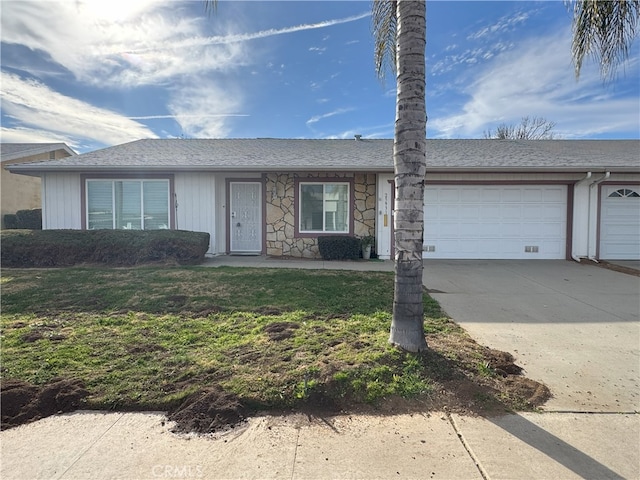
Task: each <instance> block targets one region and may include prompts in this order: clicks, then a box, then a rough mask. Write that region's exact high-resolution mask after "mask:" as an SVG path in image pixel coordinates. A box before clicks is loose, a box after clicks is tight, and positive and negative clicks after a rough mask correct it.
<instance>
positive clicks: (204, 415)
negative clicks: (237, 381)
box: [168, 386, 248, 433]
mask: <svg viewBox="0 0 640 480" xmlns="http://www.w3.org/2000/svg"><path fill="white" fill-rule="evenodd" d="M247 415H248V411H247V409H246V408H245V407H244V406H243V405H242V403H240V400H239V399H238V398H237V397H236V396H235V395H232V394H230V393H227V392H225V391H224V390H222V389H221V388H220V387H218V386H213V387H211V388H208V389H206V390H201V391H199V392H197V393H194V394H192V395H190V396H189V397H187V399H186V400H185V401H184V402H183V403H182V405H180V406H179V407H178V408H177V409H176V410H174V411H173V412H170V413H169V415H168V418H169V420H170V421H172V422H175V426H174V427H173V428H172V432H174V433H190V432H196V433H215V432H221V431H226V430H229V429H231V428H234V427H237V426H239V425H241V424H243V423H245V422H246V420H247Z"/></svg>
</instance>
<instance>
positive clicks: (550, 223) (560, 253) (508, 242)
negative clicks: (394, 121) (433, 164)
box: [423, 185, 567, 259]
mask: <svg viewBox="0 0 640 480" xmlns="http://www.w3.org/2000/svg"><path fill="white" fill-rule="evenodd" d="M424 218H425V235H424V247H423V250H424V251H423V257H424V258H468V259H471V258H479V259H527V258H531V259H534V258H535V259H557V258H559V259H563V258H565V254H566V230H567V228H566V225H567V187H566V186H565V185H513V186H503V185H502V186H501V185H465V186H460V185H447V186H436V185H427V187H426V189H425V216H424Z"/></svg>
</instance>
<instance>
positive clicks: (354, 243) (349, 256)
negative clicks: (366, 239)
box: [318, 235, 360, 260]
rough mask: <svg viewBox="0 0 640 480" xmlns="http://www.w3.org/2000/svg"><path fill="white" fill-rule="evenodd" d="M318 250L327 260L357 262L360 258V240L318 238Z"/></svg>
mask: <svg viewBox="0 0 640 480" xmlns="http://www.w3.org/2000/svg"><path fill="white" fill-rule="evenodd" d="M318 249H319V250H320V255H322V258H323V259H325V260H357V259H358V258H360V240H359V239H357V238H356V237H349V236H346V235H341V236H337V235H336V236H327V237H318Z"/></svg>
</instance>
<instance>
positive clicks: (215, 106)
mask: <svg viewBox="0 0 640 480" xmlns="http://www.w3.org/2000/svg"><path fill="white" fill-rule="evenodd" d="M241 105H242V96H241V94H240V93H238V92H237V91H235V90H234V89H233V88H232V87H229V88H225V89H222V88H220V87H218V86H216V85H213V84H210V83H207V82H204V81H203V82H201V83H194V84H193V85H191V86H185V87H181V88H176V90H175V92H174V94H173V97H172V99H171V101H170V103H169V105H168V108H169V111H170V112H171V114H172V115H173V116H174V117H175V120H176V122H178V124H179V125H180V127H181V129H182V133H183V134H184V135H185V136H187V137H193V138H224V137H226V136H227V135H229V132H230V126H229V122H228V118H229V117H239V116H248V115H244V114H238V113H237V112H238V110H239V108H240V106H241Z"/></svg>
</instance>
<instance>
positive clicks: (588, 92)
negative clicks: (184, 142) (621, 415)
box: [1, 0, 640, 152]
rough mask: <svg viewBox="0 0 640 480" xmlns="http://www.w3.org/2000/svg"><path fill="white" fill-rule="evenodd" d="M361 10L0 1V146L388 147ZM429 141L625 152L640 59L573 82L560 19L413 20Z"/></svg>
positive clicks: (458, 16) (553, 13)
mask: <svg viewBox="0 0 640 480" xmlns="http://www.w3.org/2000/svg"><path fill="white" fill-rule="evenodd" d="M370 11H371V3H370V2H368V1H351V2H341V1H323V2H307V1H304V2H302V1H285V2H276V1H268V2H240V1H232V2H225V1H223V2H220V3H219V4H218V8H217V11H216V12H215V14H214V15H209V16H207V15H206V14H205V11H204V7H203V3H202V2H200V1H197V2H178V1H150V0H109V1H105V0H90V1H84V0H78V1H76V0H68V1H63V2H53V1H42V0H40V1H35V2H28V1H23V0H19V1H11V0H8V1H7V0H2V3H1V22H2V25H1V26H2V30H1V37H2V51H1V54H2V95H1V98H2V141H3V142H65V143H67V144H68V145H70V146H71V147H73V148H74V149H76V150H77V151H79V152H85V151H89V150H94V149H97V148H102V147H104V146H109V145H115V144H119V143H124V142H128V141H131V140H136V139H138V138H174V137H186V138H224V137H228V138H256V137H275V138H352V137H353V135H354V134H360V135H362V136H363V137H364V138H392V137H393V124H394V115H395V111H394V110H395V107H394V105H395V82H394V79H393V76H392V75H387V78H386V81H385V82H384V83H383V82H381V81H380V80H378V78H377V77H376V75H375V71H374V63H373V40H372V35H371V17H370V15H369V14H370ZM427 28H428V33H427V51H426V58H427V112H428V116H429V122H428V125H427V136H428V137H429V138H482V137H483V134H484V132H485V131H486V130H488V129H492V128H495V127H496V126H497V125H499V124H501V123H507V124H515V123H519V121H520V119H521V118H522V117H523V116H538V117H544V118H546V119H548V120H550V121H553V122H555V123H556V127H555V129H554V131H555V133H556V134H557V135H558V136H559V137H560V138H566V139H574V138H576V139H584V138H636V139H637V138H639V136H640V133H639V132H640V46H639V43H640V42H639V41H638V40H637V39H636V41H635V43H634V45H633V48H632V51H631V57H630V59H629V61H628V62H627V63H626V64H625V65H623V67H622V68H621V69H620V70H619V72H618V75H617V77H616V78H615V80H614V81H612V82H609V83H606V84H605V83H603V81H602V79H601V77H600V75H599V70H598V66H597V65H596V64H595V63H594V62H593V61H591V60H589V61H588V62H587V63H586V65H585V66H584V68H583V72H582V75H581V77H580V80H579V81H576V79H575V76H574V73H573V66H572V63H571V57H570V38H571V18H570V15H569V13H568V12H567V10H566V8H565V6H564V3H563V2H560V1H545V2H525V1H518V2H507V1H500V2H483V1H474V2H455V1H446V2H445V1H431V2H428V4H427Z"/></svg>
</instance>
